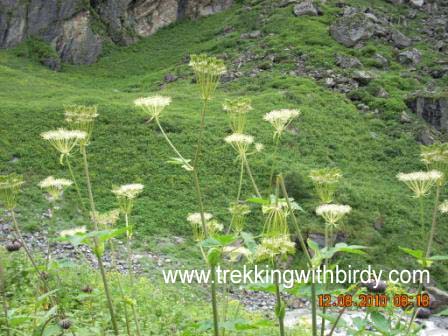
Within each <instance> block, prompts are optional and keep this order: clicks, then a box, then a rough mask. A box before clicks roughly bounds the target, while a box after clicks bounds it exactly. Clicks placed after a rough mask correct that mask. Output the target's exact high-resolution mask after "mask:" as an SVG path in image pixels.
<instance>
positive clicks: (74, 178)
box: [66, 155, 86, 212]
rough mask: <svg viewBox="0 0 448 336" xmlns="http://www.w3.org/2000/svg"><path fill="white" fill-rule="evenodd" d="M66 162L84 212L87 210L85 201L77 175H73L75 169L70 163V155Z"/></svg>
mask: <svg viewBox="0 0 448 336" xmlns="http://www.w3.org/2000/svg"><path fill="white" fill-rule="evenodd" d="M66 162H67V167H68V171H69V172H70V177H71V179H72V181H73V184H74V185H75V189H76V193H77V194H78V198H79V204H80V205H81V211H82V212H84V211H85V210H86V207H85V206H84V201H83V200H82V196H81V189H79V185H78V182H77V181H76V177H75V174H74V173H73V168H72V165H71V163H70V158H69V156H68V155H67V156H66Z"/></svg>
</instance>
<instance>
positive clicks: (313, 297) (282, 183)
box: [278, 175, 317, 336]
mask: <svg viewBox="0 0 448 336" xmlns="http://www.w3.org/2000/svg"><path fill="white" fill-rule="evenodd" d="M278 180H279V184H280V188H281V189H282V193H283V197H284V198H285V200H286V204H287V205H288V210H289V211H290V213H291V217H292V222H293V224H294V228H295V230H296V234H297V237H298V238H299V243H300V246H301V248H302V250H303V252H304V253H305V256H306V258H307V261H308V266H309V267H310V268H311V270H314V266H313V263H312V259H311V255H310V252H309V251H308V248H307V246H306V244H305V239H304V238H303V235H302V231H301V230H300V226H299V221H298V220H297V217H296V215H295V213H294V209H293V207H292V205H291V201H290V200H289V195H288V192H287V190H286V186H285V181H284V179H283V176H282V175H279V176H278ZM311 315H312V332H313V336H317V302H316V284H315V283H314V282H312V283H311Z"/></svg>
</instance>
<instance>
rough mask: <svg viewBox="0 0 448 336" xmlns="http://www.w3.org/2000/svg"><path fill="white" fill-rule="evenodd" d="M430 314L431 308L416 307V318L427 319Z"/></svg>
mask: <svg viewBox="0 0 448 336" xmlns="http://www.w3.org/2000/svg"><path fill="white" fill-rule="evenodd" d="M430 316H431V310H430V309H428V308H418V309H417V318H420V319H427V318H429V317H430Z"/></svg>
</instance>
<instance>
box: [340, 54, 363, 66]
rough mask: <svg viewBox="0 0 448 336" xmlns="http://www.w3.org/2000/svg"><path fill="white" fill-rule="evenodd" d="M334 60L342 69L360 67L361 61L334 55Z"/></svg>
mask: <svg viewBox="0 0 448 336" xmlns="http://www.w3.org/2000/svg"><path fill="white" fill-rule="evenodd" d="M335 59H336V65H337V66H338V67H341V68H344V69H350V68H360V67H362V63H361V61H360V60H359V59H357V58H356V57H351V56H345V55H336V57H335Z"/></svg>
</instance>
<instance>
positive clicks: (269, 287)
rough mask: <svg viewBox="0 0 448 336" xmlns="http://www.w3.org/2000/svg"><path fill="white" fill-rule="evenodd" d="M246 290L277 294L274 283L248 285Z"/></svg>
mask: <svg viewBox="0 0 448 336" xmlns="http://www.w3.org/2000/svg"><path fill="white" fill-rule="evenodd" d="M246 288H247V289H249V290H253V291H260V292H266V293H273V294H275V292H276V288H275V285H274V284H273V283H262V282H257V283H253V284H248V285H246Z"/></svg>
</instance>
